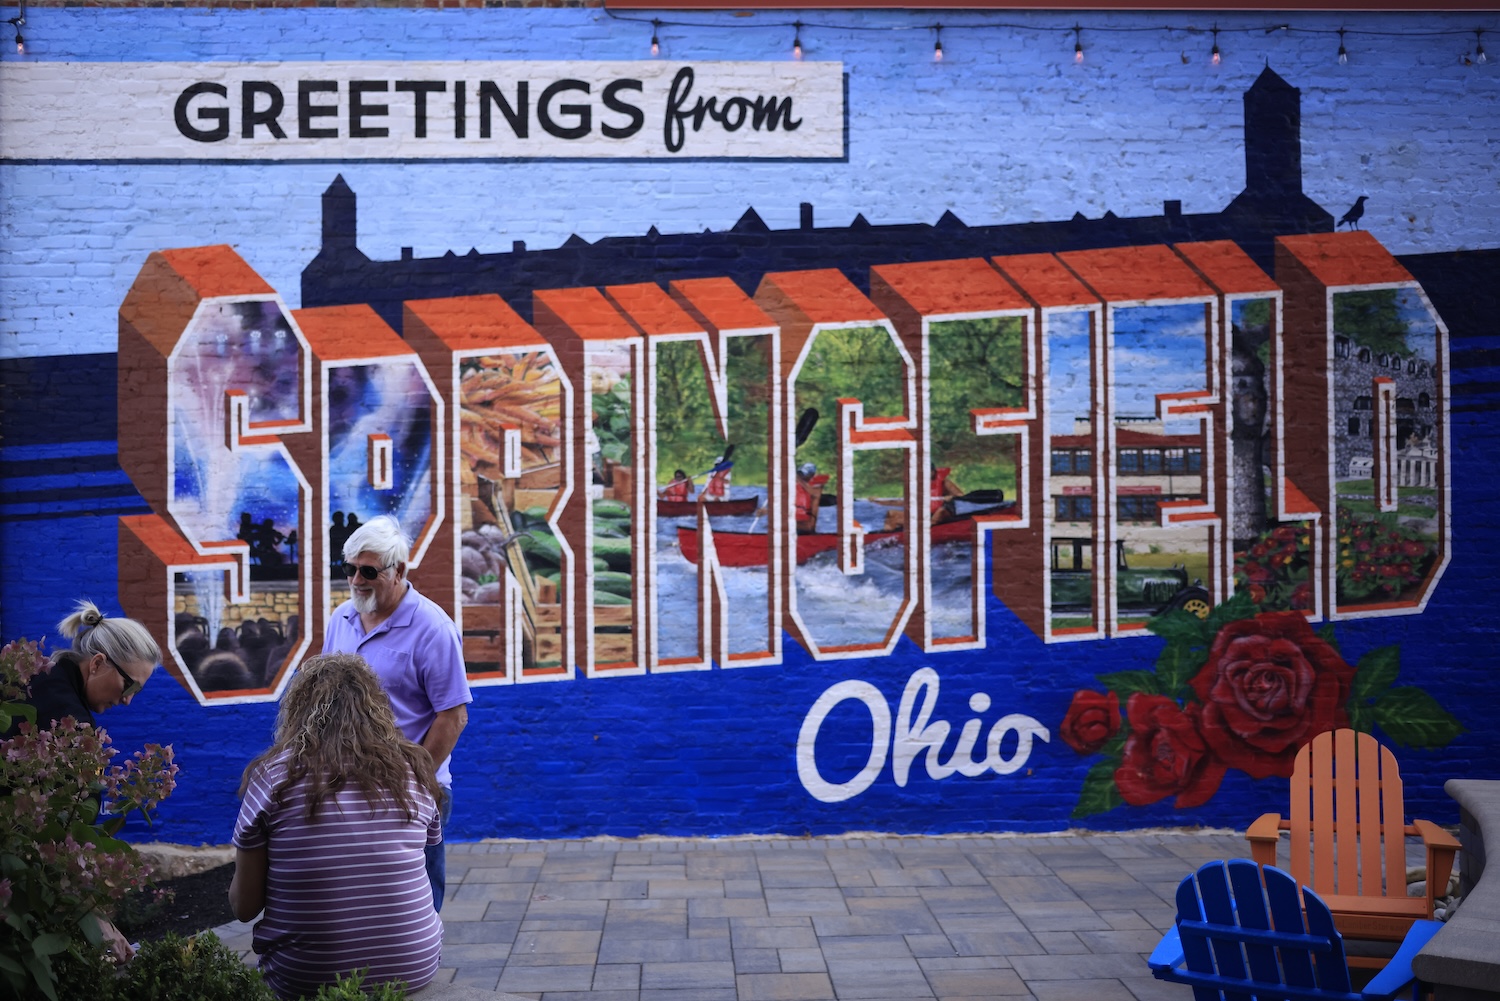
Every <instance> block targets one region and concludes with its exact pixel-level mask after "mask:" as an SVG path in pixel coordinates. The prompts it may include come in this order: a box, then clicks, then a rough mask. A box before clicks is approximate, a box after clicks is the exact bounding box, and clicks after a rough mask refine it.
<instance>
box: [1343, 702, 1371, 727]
mask: <svg viewBox="0 0 1500 1001" xmlns="http://www.w3.org/2000/svg"><path fill="white" fill-rule="evenodd" d="M1349 728H1350V729H1352V730H1358V731H1359V732H1360V733H1370V732H1372V731H1373V730H1374V729H1375V709H1374V708H1373V707H1372V706H1371V705H1370V704H1369V703H1368V702H1362V701H1360V700H1358V699H1351V700H1350V701H1349Z"/></svg>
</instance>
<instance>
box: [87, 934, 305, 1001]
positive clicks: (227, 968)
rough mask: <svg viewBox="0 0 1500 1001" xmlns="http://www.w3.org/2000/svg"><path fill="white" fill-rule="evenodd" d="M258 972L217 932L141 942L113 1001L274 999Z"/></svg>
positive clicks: (236, 1000)
mask: <svg viewBox="0 0 1500 1001" xmlns="http://www.w3.org/2000/svg"><path fill="white" fill-rule="evenodd" d="M275 998H276V996H275V995H274V994H272V993H271V988H270V987H268V986H266V982H265V981H264V980H263V979H261V975H260V973H259V972H258V971H257V970H255V969H252V968H251V967H249V966H246V965H245V964H244V962H243V961H242V960H241V959H240V957H239V954H238V953H236V952H234V951H233V950H231V949H230V948H229V947H228V946H226V945H225V944H224V943H223V942H221V941H219V937H218V936H217V935H215V934H214V933H213V932H211V931H210V932H204V933H203V934H201V935H195V936H194V937H192V938H182V937H180V936H177V935H167V936H166V937H165V938H161V939H157V940H156V941H152V942H143V943H141V948H140V950H139V951H138V952H137V953H136V955H135V959H133V960H131V961H130V962H129V963H128V964H127V965H126V966H125V971H124V974H123V976H121V978H120V980H119V981H118V982H117V983H116V985H115V994H114V998H113V1001H275Z"/></svg>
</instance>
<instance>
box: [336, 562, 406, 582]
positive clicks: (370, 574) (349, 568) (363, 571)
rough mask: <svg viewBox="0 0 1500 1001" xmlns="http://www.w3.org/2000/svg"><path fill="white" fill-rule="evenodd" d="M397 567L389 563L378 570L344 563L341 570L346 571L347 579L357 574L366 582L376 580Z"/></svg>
mask: <svg viewBox="0 0 1500 1001" xmlns="http://www.w3.org/2000/svg"><path fill="white" fill-rule="evenodd" d="M395 565H396V564H394V563H387V564H386V565H385V566H383V567H380V568H378V569H377V568H375V567H361V566H355V565H354V564H353V563H344V564H341V565H340V567H339V569H341V570H343V571H344V576H345V577H353V576H354V575H355V574H359V575H360V576H361V577H363V578H364V579H365V580H374V579H375V578H376V577H379V576H380V575H381V574H383V573H385V572H386V571H387V570H389V569H390V568H391V567H393V566H395Z"/></svg>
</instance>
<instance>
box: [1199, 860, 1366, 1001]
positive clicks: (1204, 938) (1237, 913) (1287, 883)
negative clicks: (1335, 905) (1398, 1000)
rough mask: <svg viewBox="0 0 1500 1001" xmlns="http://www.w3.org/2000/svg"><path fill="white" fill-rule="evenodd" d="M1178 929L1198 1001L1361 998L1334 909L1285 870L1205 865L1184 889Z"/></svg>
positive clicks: (1246, 864) (1239, 863)
mask: <svg viewBox="0 0 1500 1001" xmlns="http://www.w3.org/2000/svg"><path fill="white" fill-rule="evenodd" d="M1304 907H1305V914H1306V920H1305V923H1304V917H1303V915H1304ZM1177 929H1178V934H1179V936H1180V939H1181V945H1182V951H1183V958H1184V965H1185V967H1186V969H1187V970H1188V971H1190V972H1191V973H1193V974H1197V975H1199V976H1198V977H1197V980H1198V983H1196V984H1195V985H1194V987H1193V995H1194V997H1195V998H1196V999H1197V1001H1212V999H1216V998H1223V999H1224V1001H1249V999H1250V998H1251V997H1252V996H1253V997H1260V998H1275V997H1288V996H1294V997H1298V998H1352V997H1355V995H1352V994H1351V993H1350V987H1349V968H1348V966H1347V964H1346V959H1345V954H1344V941H1343V938H1342V937H1341V936H1340V935H1339V933H1338V931H1337V930H1336V929H1335V928H1334V925H1333V917H1332V915H1331V914H1330V913H1329V911H1328V908H1327V906H1326V905H1324V903H1323V901H1322V900H1320V899H1318V896H1317V894H1315V893H1314V892H1313V891H1312V890H1306V891H1302V892H1299V887H1298V886H1297V881H1296V880H1295V879H1293V878H1292V877H1291V876H1290V875H1288V874H1287V873H1285V872H1283V871H1281V870H1280V869H1276V868H1273V867H1270V866H1267V867H1265V868H1264V869H1262V868H1261V867H1260V866H1257V865H1256V864H1255V863H1254V862H1250V861H1248V860H1245V859H1233V860H1230V861H1229V862H1210V863H1208V864H1207V865H1204V866H1202V867H1201V868H1199V869H1198V871H1197V872H1196V873H1194V874H1193V875H1191V876H1188V877H1187V878H1186V879H1184V880H1183V881H1182V882H1181V883H1180V884H1179V885H1178V887H1177ZM1205 980H1206V981H1207V982H1208V983H1209V984H1211V985H1212V986H1204V985H1203V982H1204V981H1205ZM1247 984H1253V985H1254V990H1252V991H1245V990H1244V989H1243V987H1244V986H1245V985H1247ZM1236 987H1238V988H1241V989H1239V990H1236V989H1234V988H1236ZM1278 988H1280V989H1281V990H1280V992H1278Z"/></svg>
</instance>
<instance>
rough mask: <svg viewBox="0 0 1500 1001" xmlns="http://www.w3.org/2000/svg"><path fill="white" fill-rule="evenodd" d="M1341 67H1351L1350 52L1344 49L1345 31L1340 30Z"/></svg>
mask: <svg viewBox="0 0 1500 1001" xmlns="http://www.w3.org/2000/svg"><path fill="white" fill-rule="evenodd" d="M1339 65H1340V66H1347V65H1349V50H1348V49H1346V48H1344V29H1343V28H1340V29H1339Z"/></svg>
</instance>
